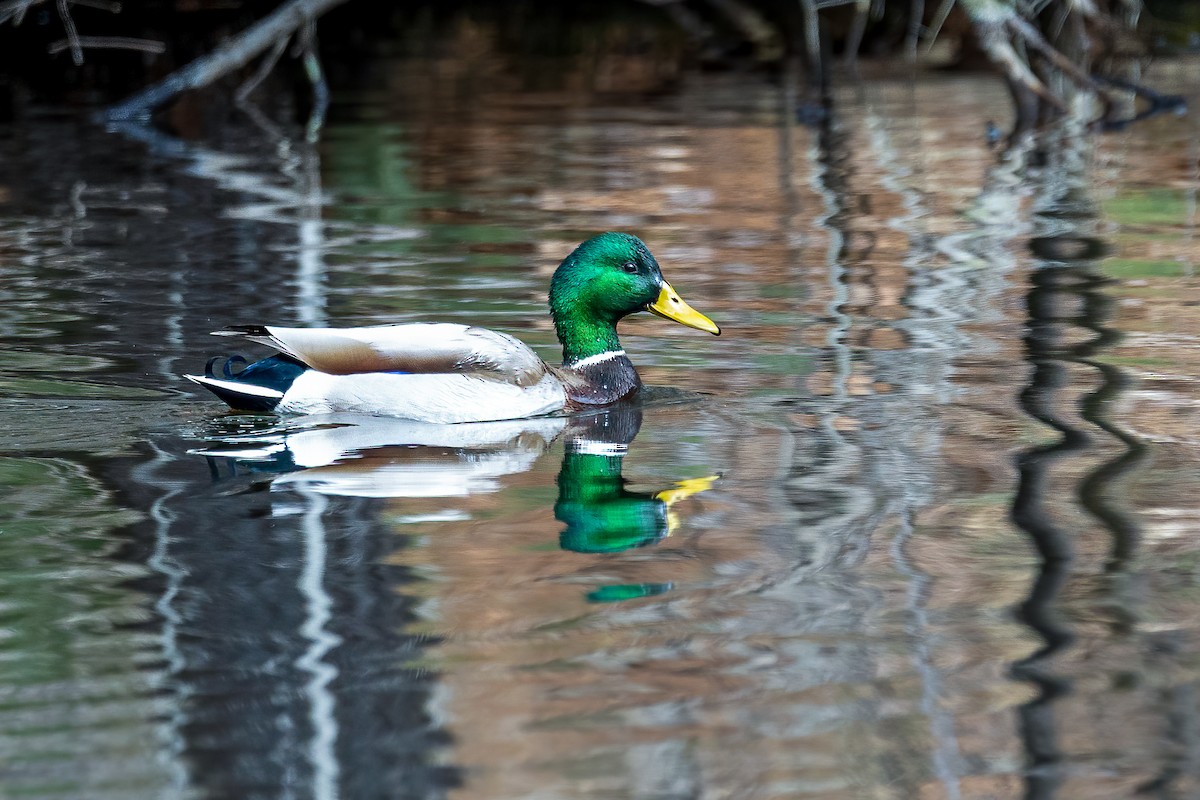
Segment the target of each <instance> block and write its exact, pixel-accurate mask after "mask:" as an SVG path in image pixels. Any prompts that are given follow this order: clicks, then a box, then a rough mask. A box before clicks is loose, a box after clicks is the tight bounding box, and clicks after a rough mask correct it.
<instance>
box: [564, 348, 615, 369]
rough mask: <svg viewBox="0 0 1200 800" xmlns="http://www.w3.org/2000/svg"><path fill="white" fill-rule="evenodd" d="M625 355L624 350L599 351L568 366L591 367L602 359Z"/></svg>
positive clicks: (606, 359) (576, 367)
mask: <svg viewBox="0 0 1200 800" xmlns="http://www.w3.org/2000/svg"><path fill="white" fill-rule="evenodd" d="M623 355H625V351H624V350H609V351H608V352H606V353H597V354H596V355H594V356H588V357H587V358H581V359H579V360H578V361H575V362H572V363H570V364H567V366H568V367H570V368H571V369H583V368H584V367H590V366H591V365H592V364H599V363H601V362H602V361H610V360H612V359H614V358H618V357H620V356H623Z"/></svg>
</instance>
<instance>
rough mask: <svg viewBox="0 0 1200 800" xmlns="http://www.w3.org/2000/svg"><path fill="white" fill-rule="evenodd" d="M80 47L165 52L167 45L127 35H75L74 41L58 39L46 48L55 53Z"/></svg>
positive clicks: (52, 53) (86, 48)
mask: <svg viewBox="0 0 1200 800" xmlns="http://www.w3.org/2000/svg"><path fill="white" fill-rule="evenodd" d="M75 47H80V48H83V49H85V50H89V49H90V50H102V49H106V50H140V51H142V52H143V53H154V54H156V55H157V54H160V53H165V52H166V50H167V45H166V44H165V43H163V42H157V41H155V40H153V39H133V38H130V37H127V36H76V37H75V41H74V42H70V41H68V40H66V39H59V40H58V41H57V42H51V43H50V46H49V48H48V50H49V51H50V55H57V54H58V53H61V52H62V51H64V50H70V49H72V48H75Z"/></svg>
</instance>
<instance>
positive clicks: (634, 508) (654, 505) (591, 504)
mask: <svg viewBox="0 0 1200 800" xmlns="http://www.w3.org/2000/svg"><path fill="white" fill-rule="evenodd" d="M641 425H642V413H641V411H640V410H639V409H637V408H636V407H623V406H618V407H613V408H610V409H608V410H606V411H604V412H602V413H599V414H594V415H590V416H588V417H584V418H581V419H579V420H578V421H577V424H575V425H573V426H572V430H571V435H570V437H569V438H568V440H567V446H566V453H565V455H564V456H563V463H562V469H561V470H559V473H558V502H556V503H555V504H554V517H555V519H557V520H559V521H560V522H563V523H564V524H565V525H566V527H565V528H564V529H563V531H562V533H561V534H560V535H559V545H560V546H561V547H562V548H563V549H564V550H571V551H573V552H576V553H619V552H621V551H623V550H631V549H633V548H635V547H645V546H646V545H649V544H653V543H655V542H658V541H661V540H662V539H664V538H666V537H667V536H669V535H670V534H671V532H672V531H673V530H674V529H675V528H676V527H677V526H678V519H677V517H676V515H675V514H674V513H672V511H671V506H672V505H673V504H674V503H676V502H678V501H680V500H682V499H684V498H685V497H689V496H690V495H693V494H696V493H697V492H702V491H704V490H705V489H708V488H709V487H710V486H712V484H713V482H714V481H715V480H716V477H715V476H713V477H707V478H694V479H691V480H687V481H680V482H679V483H677V484H675V486H674V487H672V488H670V489H667V490H665V491H661V492H655V493H650V492H631V491H629V490H628V489H626V488H625V479H624V478H623V477H622V476H621V468H622V466H623V462H624V459H625V452H626V450H627V449H628V446H629V443H630V442H632V441H633V439H634V437H635V436H637V433H638V430H639V429H640V428H641ZM647 586H649V587H660V586H665V585H662V584H636V585H631V586H628V587H623V588H624V589H626V590H628V592H627V594H628V596H618V595H620V594H621V592H616V591H614V592H612V594H613V595H614V596H613V597H611V598H609V597H607V596H605V597H603V598H601V597H597V598H592V597H591V596H590V595H589V599H596V600H597V601H598V602H602V601H604V600H607V599H613V600H622V599H629V598H630V597H646V596H649V595H651V594H659V593H660V592H661V591H666V588H669V587H666V588H660V589H657V590H654V591H650V590H648V589H645V588H644V587H647ZM639 587H640V588H639ZM606 588H608V589H614V590H615V589H617V588H622V587H606ZM593 594H598V593H597V592H593Z"/></svg>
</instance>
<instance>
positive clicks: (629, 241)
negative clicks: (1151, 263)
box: [185, 232, 721, 423]
mask: <svg viewBox="0 0 1200 800" xmlns="http://www.w3.org/2000/svg"><path fill="white" fill-rule="evenodd" d="M638 311H650V312H651V313H654V314H657V315H659V316H661V317H665V318H667V319H670V320H674V321H676V322H678V323H680V324H683V325H686V326H688V327H689V328H695V329H697V330H702V331H707V332H709V333H711V334H714V335H720V333H721V329H720V328H718V327H717V325H716V324H715V323H714V322H713V321H712V320H710V319H709V318H708V317H706V316H704V315H703V314H701V313H700V312H698V311H696V310H695V309H693V308H692V307H691V306H689V305H688V304H687V303H685V302H684V301H683V299H682V298H680V296H679V295H678V293H676V291H675V290H674V289H673V288H671V284H669V283H667V281H666V280H665V279H664V278H663V276H662V271H661V269H660V268H659V266H658V262H657V261H656V260H655V258H654V256H653V255H651V254H650V250H649V248H647V247H646V245H645V243H643V242H642V240H641V239H639V238H637V237H636V236H631V235H629V234H627V233H612V232H609V233H602V234H600V235H599V236H595V237H593V238H591V239H588V240H587V241H586V242H584V243H583V244H581V245H579V246H578V247H576V248H575V250H574V251H572V252H571V254H570V255H568V256H567V257H566V258H565V259H564V260H563V262H562V264H560V265H559V266H558V269H557V270H555V272H554V276H553V277H552V278H551V280H550V315H551V317H552V318H553V320H554V330H555V332H556V333H557V334H558V340H559V342H560V343H561V344H562V351H563V363H562V366H561V367H551V366H549V365H547V364H546V362H544V361H543V360H542V359H541V358H539V357H538V355H537V354H536V353H534V352H533V350H531V349H530V348H529V347H528V346H527V345H525V344H524V343H522V342H521V341H519V340H517V339H515V338H513V337H512V336H509V335H508V334H506V333H500V332H498V331H493V330H488V329H486V328H478V327H474V326H470V325H459V324H453V323H445V322H430V323H426V322H418V323H409V324H402V325H383V326H374V327H365V328H280V327H276V326H273V325H272V326H265V325H237V326H233V327H229V328H225V329H224V330H220V331H214V334H215V335H217V336H240V337H243V338H245V339H249V340H250V341H253V342H258V343H261V344H266V345H270V346H272V347H274V348H276V349H277V350H278V351H279V352H278V353H277V354H276V355H273V356H271V357H269V358H265V359H263V360H261V361H256V362H255V363H253V364H249V365H247V366H245V367H244V368H243V369H242V370H241V371H240V372H237V373H234V372H233V371H232V369H231V367H230V363H229V361H227V362H226V365H225V371H224V376H223V377H217V376H216V375H215V374H213V371H212V368H213V364H214V363H215V361H216V360H217V359H212V360H210V361H209V363H208V366H207V368H206V369H205V374H204V375H187V376H185V377H186V378H187V379H188V380H191V381H194V382H195V383H198V384H200V385H201V386H203V387H205V388H206V389H208V390H209V391H211V392H212V393H213V394H215V395H216V396H217V397H219V398H220V399H221V400H224V401H225V402H226V403H227V404H229V406H231V407H232V408H234V409H236V410H239V411H260V412H262V411H275V412H281V413H297V414H323V413H333V412H339V411H350V412H356V413H365V414H385V415H389V416H395V417H403V418H405V419H413V420H420V421H424V422H436V423H454V422H484V421H492V420H504V419H522V418H525V417H535V416H540V415H543V414H551V413H554V412H561V411H576V410H579V409H582V408H587V407H594V406H604V405H609V404H611V403H615V402H617V401H619V400H622V399H624V398H627V397H630V396H632V395H633V394H635V393H636V392H637V391H638V389H640V388H641V385H642V381H641V379H640V378H639V377H638V374H637V370H635V369H634V367H633V363H632V362H631V361H630V360H629V358H628V356H626V355H625V350H624V349H622V347H621V342H620V340H619V339H618V338H617V322H618V321H619V320H621V319H622V318H623V317H626V316H628V315H630V314H633V313H636V312H638ZM232 360H233V359H230V361H232Z"/></svg>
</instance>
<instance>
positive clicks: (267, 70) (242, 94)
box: [233, 36, 289, 103]
mask: <svg viewBox="0 0 1200 800" xmlns="http://www.w3.org/2000/svg"><path fill="white" fill-rule="evenodd" d="M288 38H289V37H287V36H284V37H282V38H281V39H280V40H279V41H278V42H276V43H275V48H274V49H273V50H271V52H270V53H267V54H266V55H265V56H264V57H263V60H262V61H260V62H259V64H258V69H257V70H256V71H255V72H254V74H253V75H251V76H250V79H249V80H248V81H246V82H245V83H243V84H242V85H241V86H239V87H238V90H237V92H236V93H234V95H233V99H234V100H235V101H236V102H238V103H244V102H245V101H246V99H247V98H248V97H250V94H251V93H252V92H253V91H254V90H255V89H257V88H258V85H259V84H260V83H262V82H263V81H265V80H266V79H267V76H268V75H270V74H271V70H273V69H274V68H275V64H276V63H277V62H278V61H279V57H280V56H281V55H283V51H284V50H286V49H287V43H288Z"/></svg>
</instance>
